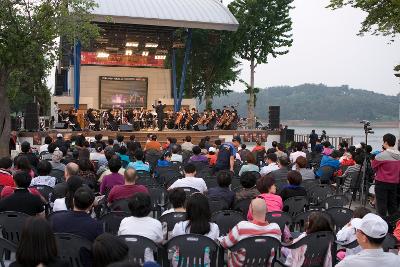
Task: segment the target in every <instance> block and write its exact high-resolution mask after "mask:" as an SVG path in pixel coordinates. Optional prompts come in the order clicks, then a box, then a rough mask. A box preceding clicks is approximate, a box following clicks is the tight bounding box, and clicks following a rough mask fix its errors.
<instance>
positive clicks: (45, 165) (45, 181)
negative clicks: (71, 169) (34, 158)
mask: <svg viewBox="0 0 400 267" xmlns="http://www.w3.org/2000/svg"><path fill="white" fill-rule="evenodd" d="M37 172H38V174H39V176H37V177H35V178H33V179H32V181H31V186H35V185H46V186H50V187H54V186H55V185H56V178H55V177H52V176H49V174H50V172H51V164H50V162H48V161H47V160H41V161H40V162H39V164H38V166H37Z"/></svg>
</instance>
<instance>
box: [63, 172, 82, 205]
mask: <svg viewBox="0 0 400 267" xmlns="http://www.w3.org/2000/svg"><path fill="white" fill-rule="evenodd" d="M82 185H83V180H82V178H81V177H80V176H76V175H74V176H71V177H69V179H68V180H67V193H66V194H65V204H66V206H67V209H68V210H72V209H74V195H75V192H76V190H78V189H79V188H81V187H82Z"/></svg>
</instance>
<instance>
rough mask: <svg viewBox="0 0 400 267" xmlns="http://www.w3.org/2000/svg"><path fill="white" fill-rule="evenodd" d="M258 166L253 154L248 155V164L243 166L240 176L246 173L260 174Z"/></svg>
mask: <svg viewBox="0 0 400 267" xmlns="http://www.w3.org/2000/svg"><path fill="white" fill-rule="evenodd" d="M256 164H257V163H256V158H255V157H254V155H253V153H249V154H248V155H247V164H244V165H242V167H241V168H240V171H239V176H241V175H242V174H243V173H245V172H260V168H259V167H258V166H257V165H256Z"/></svg>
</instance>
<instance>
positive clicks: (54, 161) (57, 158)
mask: <svg viewBox="0 0 400 267" xmlns="http://www.w3.org/2000/svg"><path fill="white" fill-rule="evenodd" d="M63 156H64V155H63V153H62V152H61V151H60V150H56V151H54V153H53V155H52V156H51V161H50V164H51V167H52V169H53V170H59V171H62V172H63V171H64V170H65V165H64V164H63V163H61V160H62V158H63Z"/></svg>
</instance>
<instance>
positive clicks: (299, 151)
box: [289, 143, 307, 163]
mask: <svg viewBox="0 0 400 267" xmlns="http://www.w3.org/2000/svg"><path fill="white" fill-rule="evenodd" d="M296 150H297V151H295V152H292V153H290V156H289V159H290V162H291V163H295V162H296V159H297V158H298V157H300V156H302V157H305V158H307V155H306V153H304V152H303V144H302V143H297V144H296Z"/></svg>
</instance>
